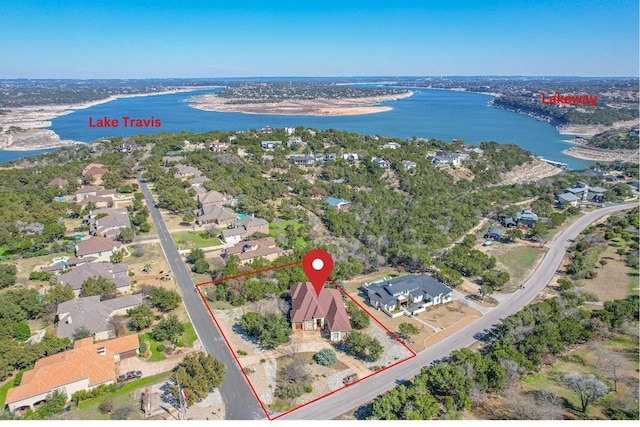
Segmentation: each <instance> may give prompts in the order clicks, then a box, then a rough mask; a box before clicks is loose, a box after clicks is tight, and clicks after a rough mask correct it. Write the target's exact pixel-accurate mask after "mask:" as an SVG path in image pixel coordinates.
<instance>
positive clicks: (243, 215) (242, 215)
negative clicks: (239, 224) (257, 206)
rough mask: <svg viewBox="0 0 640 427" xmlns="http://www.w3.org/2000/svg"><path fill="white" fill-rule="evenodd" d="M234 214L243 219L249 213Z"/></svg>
mask: <svg viewBox="0 0 640 427" xmlns="http://www.w3.org/2000/svg"><path fill="white" fill-rule="evenodd" d="M236 216H237V217H238V219H244V218H246V217H248V216H249V215H247V214H238V215H236Z"/></svg>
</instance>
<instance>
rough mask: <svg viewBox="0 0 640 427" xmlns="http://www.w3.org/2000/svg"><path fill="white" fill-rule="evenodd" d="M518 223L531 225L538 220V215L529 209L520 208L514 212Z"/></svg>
mask: <svg viewBox="0 0 640 427" xmlns="http://www.w3.org/2000/svg"><path fill="white" fill-rule="evenodd" d="M516 218H517V220H518V224H521V225H526V226H527V227H533V226H534V225H536V222H538V215H536V214H534V213H533V212H531V211H530V210H529V209H525V210H522V211H520V212H518V213H517V214H516Z"/></svg>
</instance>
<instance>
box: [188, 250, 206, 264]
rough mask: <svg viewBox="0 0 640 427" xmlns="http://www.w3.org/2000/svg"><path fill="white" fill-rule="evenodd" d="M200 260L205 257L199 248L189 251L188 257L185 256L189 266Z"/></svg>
mask: <svg viewBox="0 0 640 427" xmlns="http://www.w3.org/2000/svg"><path fill="white" fill-rule="evenodd" d="M200 259H205V257H204V251H203V250H202V249H199V248H194V249H191V251H190V252H189V255H187V262H188V263H189V264H195V263H196V261H198V260H200Z"/></svg>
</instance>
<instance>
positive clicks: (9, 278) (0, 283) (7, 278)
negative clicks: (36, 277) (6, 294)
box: [0, 264, 18, 289]
mask: <svg viewBox="0 0 640 427" xmlns="http://www.w3.org/2000/svg"><path fill="white" fill-rule="evenodd" d="M17 273H18V269H17V268H16V266H15V265H14V264H0V289H2V288H6V287H9V286H13V285H15V284H16V277H17V276H16V275H17Z"/></svg>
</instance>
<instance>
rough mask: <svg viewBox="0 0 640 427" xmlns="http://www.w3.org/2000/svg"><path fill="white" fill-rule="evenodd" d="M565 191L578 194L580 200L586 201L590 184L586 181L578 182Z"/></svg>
mask: <svg viewBox="0 0 640 427" xmlns="http://www.w3.org/2000/svg"><path fill="white" fill-rule="evenodd" d="M564 192H565V193H571V194H573V195H574V196H576V197H577V198H578V200H579V201H581V202H584V201H585V200H587V195H588V194H589V186H588V185H587V184H586V183H584V182H578V183H577V184H576V185H574V186H573V187H571V188H567V189H565V190H564Z"/></svg>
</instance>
